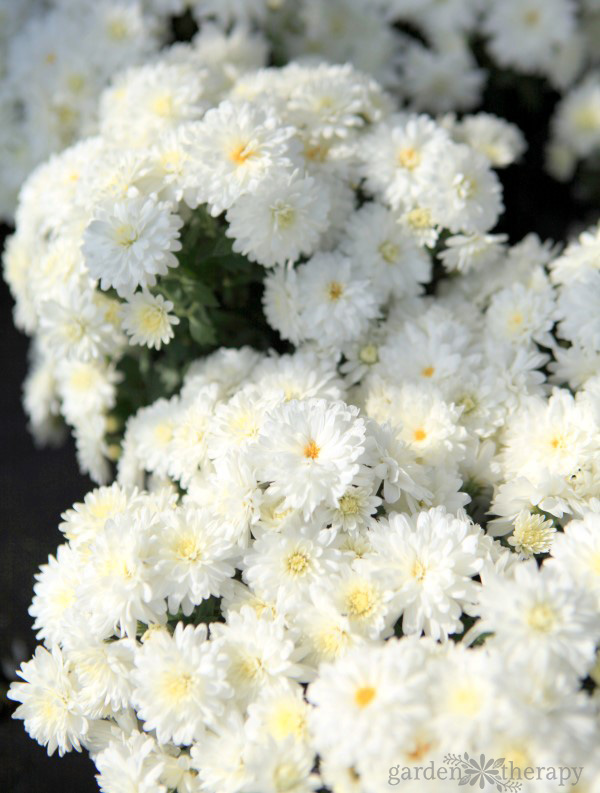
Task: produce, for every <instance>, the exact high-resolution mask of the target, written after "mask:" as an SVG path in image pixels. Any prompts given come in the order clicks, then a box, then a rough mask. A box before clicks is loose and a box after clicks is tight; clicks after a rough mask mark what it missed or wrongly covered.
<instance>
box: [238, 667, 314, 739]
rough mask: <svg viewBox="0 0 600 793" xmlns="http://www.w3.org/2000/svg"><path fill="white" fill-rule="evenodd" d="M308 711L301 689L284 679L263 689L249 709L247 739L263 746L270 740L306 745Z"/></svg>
mask: <svg viewBox="0 0 600 793" xmlns="http://www.w3.org/2000/svg"><path fill="white" fill-rule="evenodd" d="M308 712H309V706H308V704H307V703H306V701H305V699H304V691H303V689H302V687H301V686H300V685H299V684H298V683H294V682H292V681H291V680H289V679H285V680H283V681H282V682H281V684H280V685H278V686H273V687H272V688H268V689H266V690H265V692H264V694H262V695H260V696H259V697H258V699H257V700H256V701H255V702H253V703H251V704H250V705H249V706H248V722H247V725H246V729H247V731H248V737H249V738H250V740H252V741H255V742H256V743H262V744H264V743H265V742H269V741H270V740H274V741H276V742H277V743H281V742H283V741H286V740H288V739H289V738H293V739H294V741H299V742H301V743H302V742H308V739H309V734H308Z"/></svg>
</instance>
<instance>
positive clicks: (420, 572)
mask: <svg viewBox="0 0 600 793" xmlns="http://www.w3.org/2000/svg"><path fill="white" fill-rule="evenodd" d="M410 574H411V576H412V577H413V578H414V579H415V580H416V581H424V580H425V576H426V575H427V567H426V566H425V565H424V564H423V562H422V561H421V560H420V559H415V560H414V562H413V565H412V568H411V571H410Z"/></svg>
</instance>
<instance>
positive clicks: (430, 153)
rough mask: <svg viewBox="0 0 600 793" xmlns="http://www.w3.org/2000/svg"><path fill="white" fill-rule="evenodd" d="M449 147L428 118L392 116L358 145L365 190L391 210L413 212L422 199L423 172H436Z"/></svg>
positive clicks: (446, 140)
mask: <svg viewBox="0 0 600 793" xmlns="http://www.w3.org/2000/svg"><path fill="white" fill-rule="evenodd" d="M449 146H450V141H449V138H448V135H447V133H446V132H445V130H444V129H442V127H440V126H439V125H438V124H436V123H435V121H433V120H432V119H430V118H428V117H427V116H417V115H409V114H399V115H396V116H392V118H391V119H390V121H389V122H386V123H384V124H381V125H380V126H379V127H378V128H376V129H375V130H374V131H373V132H372V133H371V134H370V135H369V136H368V137H367V138H366V139H365V140H364V141H363V143H362V146H361V158H362V159H363V162H364V164H363V173H364V176H365V179H366V184H367V187H368V189H369V190H370V191H371V192H372V193H374V194H375V195H382V196H383V197H384V198H385V200H386V201H387V202H388V203H389V204H390V206H392V207H393V208H394V209H398V208H409V209H412V208H413V206H414V204H415V202H417V201H418V200H419V197H420V196H421V192H422V187H423V183H422V174H423V172H424V171H425V169H426V168H427V166H428V164H430V165H431V166H432V170H434V171H435V170H436V168H437V167H438V164H439V158H440V157H442V159H443V158H444V157H445V156H446V148H447V147H449Z"/></svg>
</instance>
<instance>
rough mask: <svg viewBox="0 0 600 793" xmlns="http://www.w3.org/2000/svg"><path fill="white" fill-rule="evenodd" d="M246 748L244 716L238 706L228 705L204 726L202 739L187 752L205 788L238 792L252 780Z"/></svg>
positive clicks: (228, 792)
mask: <svg viewBox="0 0 600 793" xmlns="http://www.w3.org/2000/svg"><path fill="white" fill-rule="evenodd" d="M247 751H248V735H247V733H246V726H245V723H244V719H243V717H242V715H241V714H240V712H239V711H238V710H237V709H234V708H230V709H229V710H227V711H226V713H225V714H224V715H223V716H222V717H221V718H220V719H219V720H218V722H217V723H216V724H214V725H213V726H212V727H211V728H210V729H207V730H206V732H205V734H204V737H203V739H202V741H200V742H199V743H194V744H193V745H192V748H191V751H190V754H191V757H192V763H193V767H194V768H195V769H196V770H197V772H198V779H199V780H200V782H201V784H202V786H203V787H204V788H206V789H207V790H219V791H222V792H223V793H239V791H240V790H243V789H244V788H246V787H249V786H250V784H251V782H252V776H251V774H250V772H249V771H248V768H247V767H246V760H245V757H246V753H247Z"/></svg>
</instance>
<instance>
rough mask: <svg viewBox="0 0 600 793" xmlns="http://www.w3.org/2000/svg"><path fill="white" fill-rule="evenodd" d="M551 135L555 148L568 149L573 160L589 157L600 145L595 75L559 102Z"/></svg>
mask: <svg viewBox="0 0 600 793" xmlns="http://www.w3.org/2000/svg"><path fill="white" fill-rule="evenodd" d="M552 132H553V137H554V139H555V142H554V145H555V146H557V145H561V144H562V145H564V146H566V147H567V150H568V151H569V152H573V154H572V156H573V157H575V155H577V156H578V157H589V156H590V155H592V154H593V152H594V151H595V150H596V149H597V148H598V147H599V146H600V82H599V80H598V75H597V73H596V72H592V73H591V74H589V75H587V76H586V77H585V78H584V79H583V81H582V82H581V83H580V84H579V85H577V86H576V87H575V88H572V89H571V90H570V91H569V92H568V93H567V94H566V95H565V96H564V97H563V99H562V100H561V102H559V104H558V106H557V108H556V110H555V114H554V117H553V119H552ZM552 170H553V171H554V170H555V169H552ZM557 175H558V174H556V173H553V176H555V177H556V176H557Z"/></svg>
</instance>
